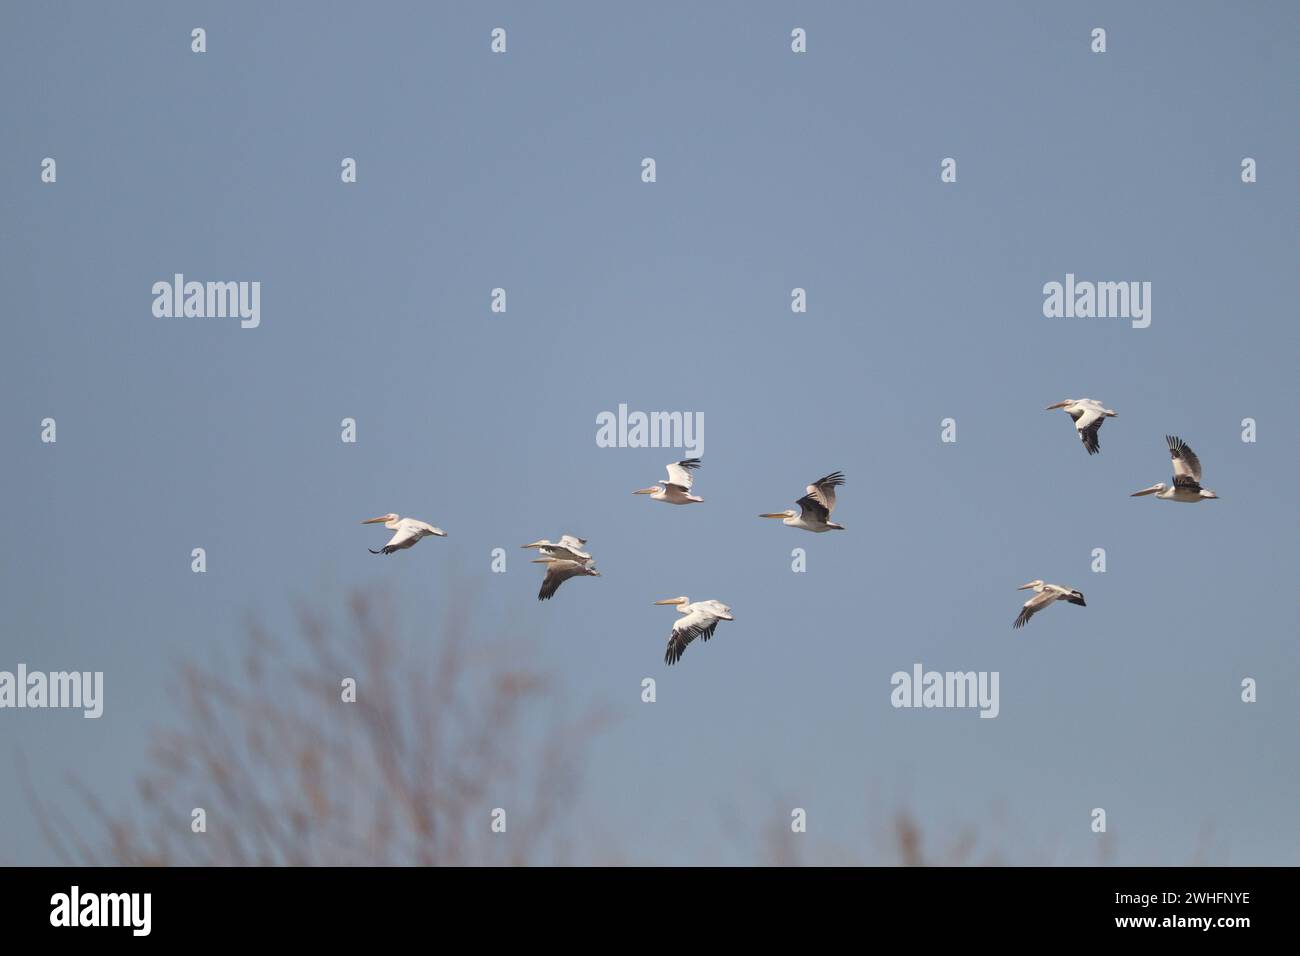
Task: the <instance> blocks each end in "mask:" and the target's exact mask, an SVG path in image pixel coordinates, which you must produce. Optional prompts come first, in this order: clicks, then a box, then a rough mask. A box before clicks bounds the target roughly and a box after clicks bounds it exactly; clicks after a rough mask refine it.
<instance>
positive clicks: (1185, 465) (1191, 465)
mask: <svg viewBox="0 0 1300 956" xmlns="http://www.w3.org/2000/svg"><path fill="white" fill-rule="evenodd" d="M1165 441H1167V442H1168V443H1169V457H1170V458H1172V459H1173V462H1174V487H1176V488H1177V487H1190V488H1199V487H1200V486H1201V459H1199V458H1197V457H1196V452H1194V451H1192V450H1191V449H1190V448H1188V447H1187V444H1186V443H1185V442H1184V441H1183V440H1182V439H1181V438H1179V437H1178V436H1177V435H1166V436H1165Z"/></svg>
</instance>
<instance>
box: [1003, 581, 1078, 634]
mask: <svg viewBox="0 0 1300 956" xmlns="http://www.w3.org/2000/svg"><path fill="white" fill-rule="evenodd" d="M1028 588H1033V589H1034V590H1035V591H1037V592H1038V593H1037V594H1035V595H1034V596H1033V597H1031V598H1030V599H1029V600H1028V601H1026V602H1025V605H1024V607H1022V608H1021V609H1020V613H1019V614H1017V615H1016V621H1015V623H1014V624H1012V625H1011V626H1012V627H1013V628H1015V627H1024V626H1025V625H1026V624H1028V623H1029V619H1030V618H1031V617H1033V616H1034V615H1035V614H1037V613H1038V612H1039V611H1041V610H1042V609H1043V608H1045V607H1047V606H1048V605H1049V604H1051V603H1052V602H1053V601H1069V602H1070V603H1071V604H1077V605H1079V606H1080V607H1087V606H1088V605H1087V603H1086V602H1085V601H1084V600H1083V592H1082V591H1076V590H1074V588H1063V587H1061V586H1060V585H1059V584H1047V583H1045V582H1044V581H1043V580H1042V579H1041V578H1039V579H1038V580H1036V581H1030V582H1029V583H1028V584H1022V585H1020V587H1018V588H1016V590H1017V591H1024V590H1026V589H1028Z"/></svg>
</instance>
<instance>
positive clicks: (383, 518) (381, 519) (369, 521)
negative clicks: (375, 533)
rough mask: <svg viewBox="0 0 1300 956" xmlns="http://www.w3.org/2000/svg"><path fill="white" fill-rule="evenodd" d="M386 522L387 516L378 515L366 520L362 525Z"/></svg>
mask: <svg viewBox="0 0 1300 956" xmlns="http://www.w3.org/2000/svg"><path fill="white" fill-rule="evenodd" d="M387 520H388V515H380V516H379V517H378V518H367V519H366V520H365V521H363V522H361V523H362V524H383V523H384V522H385V521H387Z"/></svg>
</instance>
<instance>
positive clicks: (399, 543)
mask: <svg viewBox="0 0 1300 956" xmlns="http://www.w3.org/2000/svg"><path fill="white" fill-rule="evenodd" d="M381 522H382V523H383V526H384V527H385V528H388V529H389V530H390V531H392V532H393V536H392V537H391V538H389V539H388V544H386V545H384V546H383V547H382V548H380V549H379V550H378V551H376V550H375V549H374V548H367V549H366V550H367V551H369V552H370V553H371V554H392V553H393V552H394V551H401V550H402V549H403V548H409V547H411V546H412V545H413V544H415V542H417V541H419V540H420V539H421V538H427V537H428V536H429V535H431V534H433V535H437V536H438V537H439V538H445V537H447V532H445V531H443V530H442V529H441V528H435V527H434V526H433V525H431V524H425V523H424V522H423V521H416V520H415V519H414V518H402V517H399V516H398V515H395V514H386V515H380V516H379V517H378V518H367V519H366V520H365V521H363V522H361V523H362V524H380V523H381Z"/></svg>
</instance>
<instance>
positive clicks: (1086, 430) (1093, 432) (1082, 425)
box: [1047, 398, 1119, 455]
mask: <svg viewBox="0 0 1300 956" xmlns="http://www.w3.org/2000/svg"><path fill="white" fill-rule="evenodd" d="M1054 408H1063V409H1065V413H1066V414H1067V415H1069V416H1070V417H1071V418H1073V419H1074V429H1075V431H1077V432H1078V433H1079V438H1080V440H1082V442H1083V447H1084V449H1085V450H1086V451H1087V452H1088V454H1089V455H1095V454H1097V452H1099V451H1101V443H1100V442H1099V441H1098V440H1097V433H1098V432H1099V431H1101V426H1102V424H1103V423H1104V422H1105V421H1106V419H1108V418H1114V417H1116V415H1118V414H1119V413H1118V412H1115V411H1113V410H1111V409H1109V408H1106V407H1105V406H1104V405H1102V404H1101V402H1099V401H1097V400H1096V399H1095V398H1067V399H1066V400H1065V401H1063V402H1057V403H1056V404H1055V405H1048V406H1047V411H1049V412H1050V411H1051V410H1052V409H1054Z"/></svg>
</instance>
